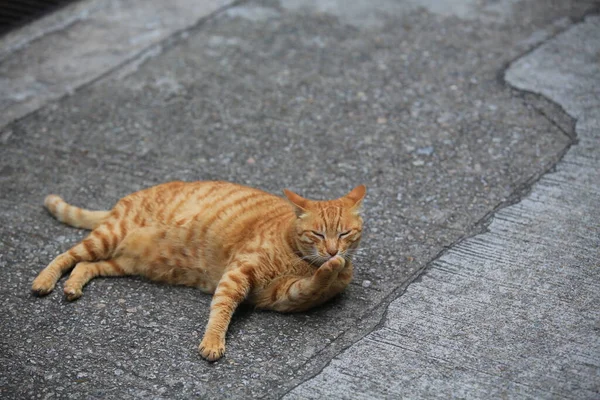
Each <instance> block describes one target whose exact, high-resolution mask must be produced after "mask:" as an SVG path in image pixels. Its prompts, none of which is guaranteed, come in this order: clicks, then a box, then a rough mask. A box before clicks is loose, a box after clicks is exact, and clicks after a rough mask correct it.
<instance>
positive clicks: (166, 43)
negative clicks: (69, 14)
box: [0, 0, 250, 133]
mask: <svg viewBox="0 0 600 400" xmlns="http://www.w3.org/2000/svg"><path fill="white" fill-rule="evenodd" d="M248 1H250V0H236V1H234V2H232V3H231V4H228V5H226V6H223V7H221V8H218V9H217V10H215V11H213V12H211V13H210V14H208V15H206V16H204V17H201V18H199V19H198V20H197V21H196V22H195V23H193V24H191V25H190V26H187V27H184V28H181V29H178V30H176V31H174V32H172V33H171V34H170V35H168V36H167V37H165V38H163V39H162V40H160V41H159V42H157V43H153V44H151V45H149V46H148V47H146V48H144V49H142V50H140V51H138V52H136V53H135V54H134V55H133V56H132V57H130V58H128V59H126V60H124V61H122V62H120V63H118V64H117V65H115V66H113V67H111V68H109V69H107V70H106V71H104V72H103V73H101V74H100V75H98V76H97V77H95V78H93V79H91V80H89V81H87V82H85V83H83V84H81V85H79V86H77V87H75V88H73V89H72V90H70V91H66V92H65V93H63V94H62V95H60V96H58V97H56V98H54V99H49V100H48V101H47V102H46V103H44V104H43V105H42V106H40V107H37V108H36V109H34V110H31V111H29V112H27V113H25V114H23V115H22V116H20V117H18V118H15V119H13V120H11V121H8V122H7V123H6V124H5V125H3V126H0V133H1V132H3V131H4V130H5V129H6V128H7V127H9V126H11V125H14V124H15V123H19V122H20V121H23V120H25V119H27V118H28V117H29V116H31V115H33V114H35V113H36V112H38V111H40V110H42V109H44V108H46V107H49V106H50V105H52V104H55V103H58V102H60V101H61V100H63V99H64V98H66V97H70V96H73V95H75V94H76V93H78V92H80V91H81V90H84V89H86V88H88V87H90V86H93V85H94V84H96V83H97V82H100V81H103V80H104V79H107V78H109V77H110V76H111V75H113V74H114V73H117V72H118V71H119V70H121V69H123V68H125V67H127V66H128V65H130V64H133V63H135V62H136V61H138V60H139V59H143V58H144V56H145V55H146V54H149V53H150V54H152V52H153V50H157V49H158V50H161V51H159V52H158V54H160V53H162V50H166V49H169V48H170V47H171V46H174V45H176V44H177V43H179V41H180V40H181V39H182V36H184V35H185V33H187V32H193V31H195V30H197V29H199V28H200V27H201V26H203V25H204V24H205V23H206V22H208V21H210V20H211V19H213V18H216V17H217V16H219V15H220V14H222V13H223V12H225V11H227V10H229V9H230V8H233V7H238V6H240V5H241V4H244V3H246V2H248ZM74 22H75V21H72V22H71V23H69V24H67V25H65V26H64V27H62V29H61V30H64V29H65V28H68V27H69V26H70V25H72V24H73V23H74ZM43 36H45V34H44V35H41V36H39V37H36V38H34V39H32V41H31V42H30V43H33V42H36V41H38V40H40V39H41V38H42V37H43ZM22 46H23V45H20V47H22ZM20 47H19V48H20ZM19 48H16V49H11V52H12V51H13V50H15V51H16V50H19ZM9 54H10V53H9ZM158 54H156V53H155V54H152V55H151V56H150V57H146V60H144V63H145V62H146V61H147V60H148V59H150V58H152V57H155V56H157V55H158Z"/></svg>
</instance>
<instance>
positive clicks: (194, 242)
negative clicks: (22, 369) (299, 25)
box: [32, 182, 366, 361]
mask: <svg viewBox="0 0 600 400" xmlns="http://www.w3.org/2000/svg"><path fill="white" fill-rule="evenodd" d="M365 192H366V189H365V186H364V185H360V186H357V187H356V188H354V189H353V190H352V191H351V192H350V193H348V194H347V195H346V196H344V197H341V198H338V199H335V200H330V201H313V200H308V199H305V198H303V197H301V196H299V195H297V194H295V193H293V192H291V191H289V190H284V193H285V195H286V197H287V200H285V199H283V198H280V197H277V196H274V195H272V194H269V193H266V192H263V191H261V190H258V189H253V188H250V187H246V186H241V185H237V184H233V183H228V182H190V183H186V182H170V183H165V184H162V185H158V186H154V187H151V188H149V189H145V190H141V191H139V192H136V193H133V194H131V195H129V196H126V197H124V198H123V199H121V200H120V201H119V202H118V203H117V204H116V205H115V206H114V207H113V209H112V210H110V211H89V210H85V209H82V208H78V207H75V206H72V205H69V204H67V203H66V202H65V201H64V200H62V199H61V198H60V197H58V196H55V195H50V196H48V197H46V200H45V202H44V204H45V206H46V208H47V209H48V210H49V211H50V213H52V215H54V216H55V217H56V218H57V219H58V220H59V221H62V222H64V223H66V224H69V225H72V226H75V227H79V228H85V229H90V230H92V232H91V233H90V234H89V235H88V236H87V237H86V238H85V239H84V240H83V241H81V242H80V243H79V244H77V245H75V246H74V247H72V248H71V249H70V250H68V251H67V252H65V253H62V254H60V255H59V256H57V257H56V258H55V259H54V260H53V261H52V262H51V263H50V264H49V265H48V266H47V267H46V268H45V269H44V270H42V272H41V273H40V274H39V275H38V276H37V277H36V278H35V280H34V281H33V286H32V289H33V291H34V293H36V294H38V295H45V294H48V293H50V292H51V291H52V290H53V289H54V286H55V285H56V282H57V281H58V280H59V279H60V277H61V276H62V274H64V273H65V272H67V271H69V270H70V269H71V268H73V267H75V268H74V269H73V271H72V272H71V275H70V277H69V279H68V280H67V281H66V282H65V285H64V293H65V296H66V298H67V299H68V300H75V299H77V298H79V297H81V295H82V294H83V292H82V291H83V287H84V286H85V285H86V284H87V283H88V282H89V281H90V280H91V279H93V278H95V277H97V276H125V275H140V276H144V277H146V278H149V279H151V280H154V281H160V282H166V283H170V284H177V285H187V286H192V287H197V288H199V289H200V290H202V291H204V292H206V293H211V294H213V298H212V302H211V306H210V315H209V319H208V324H207V326H206V331H205V334H204V337H203V339H202V342H201V343H200V346H199V351H200V354H201V356H202V357H203V358H205V359H207V360H209V361H215V360H218V359H219V358H221V357H222V356H223V354H224V352H225V334H226V332H227V328H228V326H229V322H230V320H231V316H232V314H233V312H234V311H235V309H236V307H237V306H238V305H239V304H240V303H241V302H244V301H245V302H248V303H250V304H253V305H255V306H256V307H258V308H263V309H271V310H276V311H281V312H293V311H303V310H307V309H309V308H311V307H314V306H316V305H319V304H321V303H323V302H325V301H327V300H328V299H330V298H331V297H333V296H335V295H336V294H338V293H340V292H341V291H342V290H343V289H344V288H345V287H346V286H347V285H348V284H349V283H350V280H351V279H352V262H351V257H352V254H353V252H354V251H355V250H356V248H357V246H358V243H359V241H360V237H361V231H362V223H363V221H362V219H361V216H360V205H361V202H362V199H363V197H364V195H365Z"/></svg>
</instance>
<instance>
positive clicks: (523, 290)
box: [286, 17, 600, 399]
mask: <svg viewBox="0 0 600 400" xmlns="http://www.w3.org/2000/svg"><path fill="white" fill-rule="evenodd" d="M599 54H600V18H598V17H588V18H587V19H586V20H585V22H583V23H581V24H578V25H577V26H575V27H573V28H571V29H569V30H568V31H567V32H565V33H563V34H561V35H559V36H558V37H556V38H555V39H553V40H551V41H549V42H548V43H545V44H544V45H543V46H541V47H540V48H538V49H536V50H535V51H534V52H533V53H531V54H529V55H528V56H526V57H524V58H522V59H519V60H518V61H517V62H515V63H513V64H512V65H511V67H510V69H509V70H508V72H507V74H506V78H507V81H508V82H509V83H510V84H511V85H513V86H515V87H518V88H519V89H523V90H527V91H531V92H535V93H540V94H543V95H544V96H547V97H549V98H550V99H551V100H553V101H555V102H557V103H558V104H560V105H561V106H562V107H564V109H565V110H566V111H567V112H568V113H569V114H570V115H571V116H572V117H573V118H576V119H577V125H576V132H577V137H578V140H579V142H578V144H577V145H575V146H573V147H572V148H571V149H570V150H569V152H568V153H567V154H566V155H565V157H564V159H563V160H562V161H561V162H560V163H559V164H558V165H557V166H556V168H555V170H553V171H552V172H551V173H548V174H546V175H545V176H544V177H542V179H541V180H540V181H539V182H538V183H537V184H535V185H534V187H533V189H532V191H531V193H529V194H528V195H527V197H526V198H524V199H523V200H522V201H520V202H519V203H518V204H515V205H513V206H511V207H508V208H505V209H503V210H501V211H499V212H498V213H496V214H495V215H494V217H493V220H492V222H491V224H490V225H489V227H488V231H487V232H486V233H484V234H480V235H477V236H475V237H472V238H469V239H466V240H464V241H462V242H461V243H459V244H458V245H456V246H454V247H452V248H451V249H449V251H448V252H446V253H445V254H444V255H443V256H442V257H441V258H439V259H437V260H435V261H434V262H433V264H432V265H431V267H430V268H428V270H427V271H426V273H425V274H424V275H423V276H422V277H421V279H420V280H419V281H418V282H415V283H414V284H412V285H411V286H410V287H409V288H408V290H407V291H406V293H405V294H404V295H403V296H402V297H400V298H398V299H397V300H395V301H393V302H392V303H391V304H390V306H389V308H388V313H387V315H386V318H385V320H384V322H383V323H382V326H381V327H380V328H378V329H377V330H375V331H374V332H372V333H371V334H369V335H368V336H366V337H365V338H364V339H362V340H360V341H359V342H358V343H356V344H355V345H353V346H352V347H350V348H349V349H348V350H346V351H345V352H343V353H342V354H341V355H339V356H338V357H336V358H335V359H334V360H333V361H332V362H331V364H330V365H329V366H328V367H327V368H325V369H324V370H323V371H322V372H321V373H320V374H319V375H317V376H316V377H315V378H313V379H311V380H309V381H308V382H306V383H304V384H303V385H301V386H299V387H297V388H296V389H294V390H293V391H292V392H291V393H290V394H289V395H288V396H286V398H290V399H293V398H315V399H318V398H329V399H331V398H364V397H374V398H411V399H414V398H537V399H540V398H572V399H593V398H599V397H600V334H599V330H600V309H599V307H598V305H599V304H600V290H599V287H598V284H599V282H600V250H599V248H600V234H599V232H600V214H599V213H598V210H600V185H599V183H600V171H599V170H598V162H599V161H600V97H599V96H598V94H599V93H600V66H599V63H598V55H599Z"/></svg>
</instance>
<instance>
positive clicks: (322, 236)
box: [310, 231, 325, 239]
mask: <svg viewBox="0 0 600 400" xmlns="http://www.w3.org/2000/svg"><path fill="white" fill-rule="evenodd" d="M310 232H311V233H312V234H313V235H315V236H318V237H320V238H321V239H325V235H323V234H322V233H321V232H316V231H310Z"/></svg>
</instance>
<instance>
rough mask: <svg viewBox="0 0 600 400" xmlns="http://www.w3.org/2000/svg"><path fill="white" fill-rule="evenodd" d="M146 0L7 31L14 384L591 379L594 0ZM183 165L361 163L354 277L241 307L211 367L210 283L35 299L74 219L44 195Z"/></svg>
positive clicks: (1, 375) (354, 171)
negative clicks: (203, 348) (277, 303)
mask: <svg viewBox="0 0 600 400" xmlns="http://www.w3.org/2000/svg"><path fill="white" fill-rule="evenodd" d="M133 3H135V4H133ZM133 3H131V2H125V1H122V0H121V1H120V0H113V1H107V2H101V1H95V0H84V1H82V2H81V3H78V4H76V5H73V6H71V7H68V8H66V9H64V10H62V11H60V13H59V14H57V15H53V16H50V17H48V18H46V19H45V20H42V21H38V22H36V23H34V24H33V25H31V26H29V27H26V28H25V29H23V30H21V31H17V32H14V33H12V34H11V35H9V36H6V37H4V38H1V39H0V43H1V44H0V48H1V49H0V59H1V60H2V61H1V62H0V85H1V88H2V90H0V104H1V105H2V107H3V110H4V111H3V112H2V115H1V116H0V118H1V119H0V123H1V124H2V127H1V128H0V129H1V131H0V143H1V144H2V146H1V147H0V185H1V188H2V189H1V190H0V204H1V205H2V207H1V208H0V233H1V235H0V246H2V247H1V251H0V274H1V277H0V278H1V279H0V300H1V302H2V307H1V308H0V318H1V320H2V324H1V325H0V360H1V361H0V395H1V396H2V397H3V398H52V397H54V398H119V399H123V398H141V397H151V398H187V397H202V398H205V397H209V398H226V397H236V398H247V397H261V398H281V397H283V396H287V397H289V398H323V397H324V398H334V397H337V398H403V397H404V398H430V397H465V398H487V397H490V396H491V397H500V396H503V397H508V398H522V397H523V398H555V397H556V398H598V397H599V396H600V335H599V329H600V328H599V326H600V325H599V324H600V314H599V312H598V306H597V304H599V303H600V301H599V300H600V298H599V297H600V296H599V294H598V282H599V278H600V276H599V273H600V269H599V268H598V266H599V265H598V264H599V260H600V252H599V250H598V248H599V246H598V245H599V243H600V235H599V234H598V232H599V230H598V228H599V227H600V216H599V213H598V209H599V207H598V206H599V204H598V198H599V197H598V192H599V191H600V189H599V187H600V186H599V182H600V179H598V178H599V175H598V172H597V163H598V159H599V158H600V155H599V153H598V152H599V151H600V150H599V143H600V141H599V139H600V138H599V136H600V133H599V132H600V122H599V121H600V116H599V115H598V110H599V109H600V107H599V103H600V96H599V95H598V93H600V87H599V86H598V85H599V84H600V71H599V67H598V65H599V64H598V60H599V54H600V21H599V20H598V18H597V17H595V16H594V13H595V12H596V11H597V10H598V8H597V6H598V3H597V2H591V1H588V2H586V1H567V0H565V1H547V0H521V1H518V0H504V1H477V0H453V1H445V2H441V1H433V0H428V1H416V0H406V1H389V0H379V1H366V0H359V1H352V2H350V1H342V0H337V1H335V0H334V1H310V0H305V1H300V0H280V1H240V2H235V3H233V2H227V1H221V2H219V1H196V2H189V1H185V0H178V1H177V2H173V3H170V4H172V6H164V4H163V2H160V1H150V2H133ZM138 3H139V4H138ZM192 3H193V4H192ZM174 179H184V180H195V179H226V180H231V181H236V182H241V183H246V184H249V185H252V186H257V187H260V188H263V189H265V190H268V191H272V192H277V193H280V192H281V189H283V188H285V187H288V188H291V189H294V190H296V191H299V192H300V193H302V194H304V195H306V196H308V197H314V198H325V197H333V196H338V195H341V194H342V193H344V192H345V191H347V190H348V189H349V188H351V187H352V186H353V185H356V184H358V183H365V184H366V185H367V187H368V197H367V200H366V203H365V219H366V222H367V236H366V238H365V240H364V242H363V248H362V250H361V253H360V255H359V257H358V261H357V271H356V277H355V281H354V284H352V285H351V286H350V287H349V288H348V290H347V291H346V292H345V293H344V294H343V295H342V296H340V297H339V298H338V299H336V300H335V301H333V302H331V303H329V304H327V305H326V306H324V307H321V308H319V309H317V310H314V311H312V312H308V313H303V314H294V315H282V314H276V313H266V312H253V311H252V310H249V309H242V310H240V311H239V312H238V313H236V315H235V317H234V322H233V324H232V326H231V328H230V330H229V335H228V349H227V354H226V357H225V358H224V359H223V360H221V361H219V362H217V363H214V364H208V363H206V362H204V361H203V360H201V359H200V358H199V356H198V354H197V345H198V343H199V340H200V338H201V335H202V332H203V328H204V324H205V322H206V318H207V315H208V304H209V302H210V298H209V296H206V295H204V294H202V293H199V292H198V291H195V290H192V289H188V288H181V287H169V286H164V285H157V284H153V283H149V282H146V281H143V280H140V279H133V278H127V279H97V280H94V281H93V282H92V283H91V284H90V285H88V286H87V287H86V290H85V293H84V296H83V297H82V298H81V299H80V300H78V301H77V302H75V303H67V302H66V301H65V300H64V299H63V298H62V294H61V290H60V289H59V290H56V291H55V292H53V293H52V294H51V295H49V296H48V297H46V298H35V297H33V296H32V295H31V294H30V292H29V288H30V284H31V281H32V279H33V278H34V277H35V274H36V273H37V272H39V270H41V269H42V268H43V267H44V266H45V264H46V263H47V262H49V261H50V260H51V258H52V257H53V256H54V255H55V254H57V253H58V252H60V251H64V250H65V249H67V248H69V247H70V246H71V245H72V244H74V243H75V242H76V241H77V240H79V239H80V238H82V236H83V235H84V233H83V232H81V231H77V230H75V229H72V228H68V227H66V226H64V225H60V224H59V223H57V222H56V221H54V220H53V219H51V217H49V216H48V215H47V214H46V213H45V212H44V211H43V209H42V207H41V202H42V200H43V198H44V196H45V195H46V194H48V193H51V192H52V193H57V194H60V195H61V196H63V197H64V198H65V199H67V200H68V201H70V202H72V203H74V204H78V205H84V206H86V207H90V208H98V209H103V208H108V207H110V206H111V205H112V204H113V203H114V202H115V201H116V200H117V199H118V198H120V197H122V196H123V195H125V194H127V193H129V192H131V191H134V190H137V189H140V188H143V187H146V186H149V185H153V184H156V183H159V182H164V181H168V180H174ZM415 279H416V280H415ZM59 288H60V284H59Z"/></svg>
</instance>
